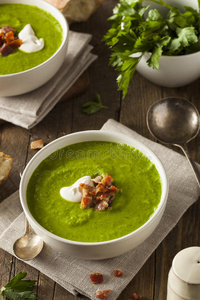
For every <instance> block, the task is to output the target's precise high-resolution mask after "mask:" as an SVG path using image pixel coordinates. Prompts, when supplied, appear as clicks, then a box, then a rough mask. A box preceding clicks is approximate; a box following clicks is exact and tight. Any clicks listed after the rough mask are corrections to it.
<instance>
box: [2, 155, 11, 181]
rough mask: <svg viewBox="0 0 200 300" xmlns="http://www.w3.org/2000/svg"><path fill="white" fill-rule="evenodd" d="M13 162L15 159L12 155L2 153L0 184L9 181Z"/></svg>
mask: <svg viewBox="0 0 200 300" xmlns="http://www.w3.org/2000/svg"><path fill="white" fill-rule="evenodd" d="M12 162H13V158H12V157H11V156H10V155H7V154H4V153H3V152H0V184H1V183H2V182H3V181H4V180H7V179H8V177H9V174H10V170H11V165H12Z"/></svg>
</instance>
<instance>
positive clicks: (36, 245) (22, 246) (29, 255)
mask: <svg viewBox="0 0 200 300" xmlns="http://www.w3.org/2000/svg"><path fill="white" fill-rule="evenodd" d="M43 244H44V243H43V241H42V240H41V238H40V237H39V236H38V235H36V234H35V233H34V232H33V231H32V228H31V226H30V224H29V222H28V220H27V219H26V231H25V234H24V235H23V236H22V237H20V238H19V239H18V240H16V241H15V243H14V245H13V251H14V253H15V255H16V256H17V257H18V258H21V259H23V260H30V259H33V258H34V257H36V256H37V255H38V254H39V253H40V252H41V250H42V248H43Z"/></svg>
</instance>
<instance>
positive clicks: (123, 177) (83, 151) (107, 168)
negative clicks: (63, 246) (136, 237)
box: [27, 141, 162, 242]
mask: <svg viewBox="0 0 200 300" xmlns="http://www.w3.org/2000/svg"><path fill="white" fill-rule="evenodd" d="M106 173H108V174H109V175H111V176H112V177H113V184H114V185H115V186H117V188H118V189H119V192H117V194H116V196H115V198H114V200H113V201H112V204H111V209H108V210H104V211H94V210H93V208H89V209H81V208H80V203H77V202H76V203H75V202H70V201H67V200H65V199H63V198H62V197H61V196H60V189H61V188H62V187H66V186H71V185H72V184H73V183H74V182H75V181H77V180H78V179H79V178H81V177H83V176H86V175H89V176H91V177H93V176H95V175H96V174H98V175H101V176H105V175H106ZM161 190H162V184H161V179H160V176H159V173H158V171H157V169H156V167H155V165H154V164H152V163H151V162H150V160H149V159H148V158H147V157H146V156H145V155H143V154H142V153H141V152H140V151H138V150H137V149H135V148H133V147H130V146H127V145H125V144H118V143H113V142H101V141H92V142H83V143H77V144H73V145H70V146H67V147H65V148H63V149H60V150H58V151H56V152H54V153H53V154H52V155H50V156H49V157H47V158H46V159H45V160H43V161H42V162H41V163H40V165H39V166H38V167H37V168H36V170H35V171H34V173H33V174H32V176H31V178H30V181H29V183H28V187H27V203H28V207H29V209H30V211H31V213H32V215H33V217H34V218H35V219H36V220H37V221H38V223H40V224H41V225H42V226H43V227H44V228H46V229H47V230H48V231H50V232H52V233H54V234H56V235H58V236H60V237H63V238H66V239H69V240H74V241H81V242H101V241H107V240H112V239H115V238H118V237H121V236H124V235H126V234H128V233H130V232H132V231H134V230H136V229H137V228H138V227H140V226H141V225H143V224H144V223H145V222H146V221H148V220H149V218H150V217H151V215H152V214H153V213H154V211H155V209H156V208H157V206H158V204H159V202H160V198H161Z"/></svg>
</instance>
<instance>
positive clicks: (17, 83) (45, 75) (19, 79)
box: [0, 0, 69, 96]
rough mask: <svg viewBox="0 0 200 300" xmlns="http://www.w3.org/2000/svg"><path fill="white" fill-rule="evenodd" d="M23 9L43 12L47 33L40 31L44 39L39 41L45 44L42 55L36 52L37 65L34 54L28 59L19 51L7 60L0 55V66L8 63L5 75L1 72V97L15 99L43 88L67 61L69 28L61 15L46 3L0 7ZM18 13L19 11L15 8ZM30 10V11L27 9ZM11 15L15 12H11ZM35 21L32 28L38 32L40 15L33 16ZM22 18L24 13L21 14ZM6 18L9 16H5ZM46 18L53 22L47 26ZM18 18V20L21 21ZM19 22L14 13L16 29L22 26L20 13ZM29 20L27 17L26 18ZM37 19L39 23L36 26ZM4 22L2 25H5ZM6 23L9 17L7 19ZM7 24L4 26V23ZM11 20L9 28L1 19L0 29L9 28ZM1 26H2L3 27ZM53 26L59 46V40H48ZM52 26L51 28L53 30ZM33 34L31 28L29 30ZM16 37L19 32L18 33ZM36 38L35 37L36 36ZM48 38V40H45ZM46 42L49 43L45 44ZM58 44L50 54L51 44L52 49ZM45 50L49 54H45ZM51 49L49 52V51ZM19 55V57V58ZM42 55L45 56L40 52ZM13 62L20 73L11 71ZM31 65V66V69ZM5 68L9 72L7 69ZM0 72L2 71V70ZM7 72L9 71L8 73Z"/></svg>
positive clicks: (11, 1)
mask: <svg viewBox="0 0 200 300" xmlns="http://www.w3.org/2000/svg"><path fill="white" fill-rule="evenodd" d="M22 4H23V5H24V6H26V7H28V6H29V7H30V6H32V7H35V8H34V9H36V10H37V9H39V10H40V11H41V12H44V19H45V22H46V23H45V24H46V26H47V27H48V30H47V29H46V33H47V34H45V31H44V28H43V29H42V30H43V35H45V36H39V37H38V38H43V40H44V47H43V49H42V50H41V51H38V52H37V53H38V56H37V58H38V61H39V62H38V63H37V62H36V61H37V60H36V56H35V55H36V54H35V53H36V52H34V53H33V56H31V54H32V53H28V54H27V55H26V54H24V52H23V51H21V50H18V49H17V50H15V52H14V54H10V55H8V56H4V57H2V56H1V55H0V63H1V65H0V66H3V65H5V63H4V62H6V63H7V66H6V67H5V72H2V70H1V71H0V96H16V95H20V94H24V93H27V92H30V91H33V90H35V89H37V88H39V87H40V86H42V85H43V84H45V83H46V82H47V81H49V80H50V79H51V78H52V77H53V76H54V75H55V74H56V73H57V72H58V70H59V68H60V67H61V65H62V64H63V61H64V60H65V57H66V52H67V46H68V38H69V27H68V23H67V21H66V19H65V17H64V16H63V14H62V13H61V12H60V11H59V10H58V9H57V8H56V7H54V6H53V5H51V4H49V3H48V2H46V1H43V0H2V1H1V3H0V5H4V7H5V5H8V6H9V5H22ZM18 9H19V8H18ZM30 10H31V9H30ZM11 11H14V9H12V10H11ZM33 14H34V18H35V27H37V28H36V29H37V31H38V28H41V27H42V24H41V25H39V24H40V23H39V21H40V22H41V20H40V19H41V15H42V13H40V12H38V13H37V14H36V13H34V12H33ZM24 15H25V13H24ZM8 16H9V15H8ZM48 16H50V17H51V18H52V22H51V23H49V26H48V24H47V23H48V22H49V19H48ZM20 18H21V19H20ZM20 18H18V15H17V13H16V16H15V18H14V21H15V20H16V26H20V25H19V24H20V22H21V24H22V23H23V12H22V10H21V16H20ZM27 18H28V17H27ZM37 18H38V23H37ZM4 19H5V21H4ZM8 19H9V17H8ZM3 21H4V22H5V23H6V24H4V22H3ZM14 21H13V20H11V21H10V24H8V20H7V19H6V17H5V16H4V18H3V19H2V21H1V20H0V24H1V25H0V26H7V25H9V26H11V27H13V28H14V26H12V22H14ZM28 21H29V22H30V25H31V26H32V24H31V22H32V18H31V17H30V18H29V19H28ZM2 22H3V23H2ZM54 24H55V31H56V30H58V28H59V30H60V39H59V44H58V40H56V39H58V36H55V34H54V35H52V37H53V38H51V39H52V40H51V39H50V36H51V35H50V33H49V32H50V31H51V30H52V27H53V26H54ZM52 25H53V26H52ZM14 29H16V31H18V28H14ZM32 29H33V31H34V32H35V30H34V27H33V28H32ZM17 33H18V32H17ZM36 36H37V34H36ZM47 36H48V38H47ZM47 39H48V41H47ZM55 43H57V44H56V45H57V48H55V51H54V50H52V44H54V45H55ZM47 49H48V50H47ZM49 49H50V50H49ZM43 50H44V51H46V52H45V55H46V57H47V58H46V57H45V58H44V60H42V59H41V53H42V52H43ZM47 51H50V52H49V53H50V54H49V55H48V54H47ZM19 53H20V55H19ZM22 53H23V55H24V58H25V59H24V58H23V57H22ZM43 53H44V52H43ZM11 60H12V65H14V66H16V65H20V66H22V70H21V69H20V68H21V67H20V68H19V70H14V71H13V68H12V67H11V64H10V61H11ZM28 62H31V65H30V68H29V63H28ZM33 62H35V63H34V65H33ZM8 66H9V67H10V68H8ZM1 69H2V68H1ZM8 69H9V71H8Z"/></svg>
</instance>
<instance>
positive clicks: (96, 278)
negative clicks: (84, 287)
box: [90, 273, 103, 284]
mask: <svg viewBox="0 0 200 300" xmlns="http://www.w3.org/2000/svg"><path fill="white" fill-rule="evenodd" d="M90 279H91V281H92V283H93V284H97V283H102V282H103V275H102V274H101V273H92V274H90Z"/></svg>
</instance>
